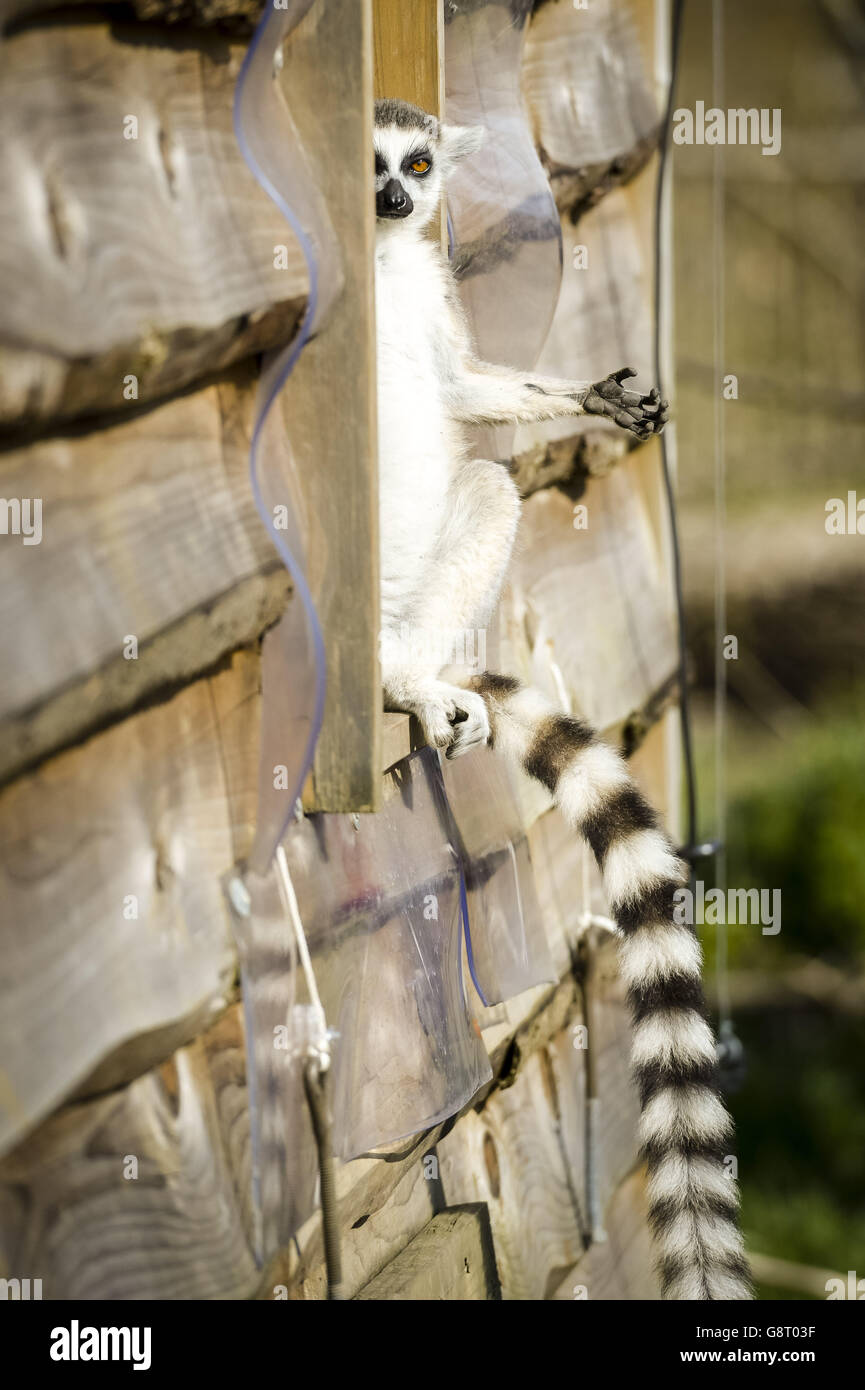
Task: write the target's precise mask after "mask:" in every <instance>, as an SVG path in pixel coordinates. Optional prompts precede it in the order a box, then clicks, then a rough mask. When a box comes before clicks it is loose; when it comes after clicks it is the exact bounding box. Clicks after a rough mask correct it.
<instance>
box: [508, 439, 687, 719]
mask: <svg viewBox="0 0 865 1390" xmlns="http://www.w3.org/2000/svg"><path fill="white" fill-rule="evenodd" d="M636 466H637V465H631V464H630V463H627V464H625V465H623V466H620V467H619V468H617V469H615V471H614V472H613V473H611V474H610V475H609V477H607V478H602V479H601V478H598V479H591V480H590V481H589V483H588V485H587V486H586V489H585V491H584V492H581V493H580V494H579V496H578V499H576V498H575V497H574V496H573V494H571V495H568V493H566V492H565V491H564V490H563V489H560V488H550V489H545V490H544V491H542V492H538V493H535V494H534V495H533V496H532V497H530V498H529V499H528V500H527V502H526V503H525V505H524V507H523V517H522V521H521V543H520V547H519V549H518V553H517V556H516V560H515V564H514V566H513V571H512V575H511V582H510V585H509V589H508V591H507V592H506V596H505V599H504V600H503V609H504V610H505V617H506V621H507V624H508V627H507V633H508V639H509V644H510V650H509V660H512V661H513V662H515V663H516V664H515V665H510V664H509V665H508V669H509V670H510V669H513V670H516V671H518V672H519V674H520V675H522V676H523V678H524V679H526V680H528V681H529V683H530V684H533V685H537V686H539V687H540V688H541V689H543V690H544V691H545V692H546V693H547V694H548V695H549V696H550V698H552V699H553V700H555V701H556V703H559V704H560V703H561V702H562V699H563V692H564V694H565V695H566V696H567V698H568V699H570V701H571V703H572V707H573V711H574V713H577V714H580V715H582V716H584V717H585V718H586V719H588V720H589V722H590V723H591V724H593V725H594V726H595V727H596V728H601V729H605V728H609V727H610V726H611V725H613V724H615V723H617V722H618V721H619V720H622V719H625V718H627V716H628V714H630V713H631V711H633V710H635V709H639V708H641V707H642V706H643V705H644V704H645V703H646V701H647V700H648V698H649V697H650V696H651V695H652V694H653V693H654V692H655V691H656V690H657V689H658V688H659V687H661V686H662V685H664V684H665V683H666V682H667V680H668V679H669V677H670V675H671V673H672V672H673V671H674V670H675V666H676V644H675V631H674V628H673V624H672V621H671V615H670V612H669V596H668V588H667V583H666V579H665V577H664V574H663V571H662V569H661V566H660V563H659V556H658V550H657V543H656V541H655V538H654V535H653V533H652V529H651V527H650V525H649V519H648V514H647V510H646V507H645V505H644V503H643V500H642V498H641V496H640V493H639V488H638V485H637V482H636V480H635V477H634V476H633V474H632V472H631V468H632V467H636ZM577 507H583V508H585V512H584V513H577V512H576V511H575V508H577ZM581 520H585V522H586V525H585V528H583V529H575V525H576V523H577V522H578V521H581ZM520 648H521V649H520Z"/></svg>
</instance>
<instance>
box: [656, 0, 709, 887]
mask: <svg viewBox="0 0 865 1390" xmlns="http://www.w3.org/2000/svg"><path fill="white" fill-rule="evenodd" d="M684 8H685V0H673V13H672V24H671V41H670V85H669V88H668V91H667V105H666V109H665V111H664V118H663V122H662V125H661V140H660V144H659V147H658V155H659V158H658V178H657V183H656V188H655V380H656V382H657V385H658V390H659V391H660V393H661V396H662V397H664V398H665V397H666V391H665V390H664V383H663V381H662V379H661V287H662V273H663V272H662V268H661V233H662V225H661V224H662V221H663V205H664V179H665V176H666V172H667V160H668V156H669V148H670V127H671V125H672V120H673V103H674V101H675V98H676V81H677V78H678V74H679V50H680V46H681V37H682V14H683V11H684ZM660 441H661V461H662V467H663V474H664V491H665V493H666V498H667V512H668V515H669V518H670V540H671V544H672V551H673V581H674V584H675V590H676V616H677V637H678V651H679V686H680V696H679V719H680V723H681V728H682V752H683V756H684V763H685V788H686V791H685V799H686V806H687V835H686V843H685V846H684V848H683V849H682V850H681V851H680V853H681V854H682V855H683V857H684V858H685V859H687V860H689V862H693V860H694V859H697V858H703V857H704V856H705V855H706V854H707V853H713V852H714V850H715V848H716V846H715V845H714V844H707V845H700V844H698V843H697V778H696V773H695V770H694V747H693V740H692V736H691V700H690V695H689V693H688V643H687V631H686V623H685V597H684V591H683V585H682V552H681V545H680V542H679V521H678V516H677V513H676V498H675V494H674V491H673V479H672V477H671V475H670V460H669V457H668V453H667V437H666V434H664V433H663V432H662V433H661V435H660Z"/></svg>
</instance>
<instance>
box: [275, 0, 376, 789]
mask: <svg viewBox="0 0 865 1390" xmlns="http://www.w3.org/2000/svg"><path fill="white" fill-rule="evenodd" d="M285 54H286V56H285V65H284V68H283V71H282V81H283V83H284V84H285V88H286V91H287V92H290V94H291V109H292V114H293V116H294V119H295V122H296V124H297V127H298V134H299V136H300V138H301V140H302V142H303V144H304V147H305V148H306V150H307V151H308V153H309V158H310V160H311V162H312V163H313V164H314V166H315V168H316V170H317V172H318V180H319V186H320V188H321V192H322V194H323V196H324V199H325V201H326V203H327V208H328V212H329V214H330V218H331V221H332V223H333V226H334V229H335V232H336V235H337V237H338V239H339V242H340V249H341V256H342V271H343V276H344V289H343V292H342V294H341V296H340V298H339V300H338V301H337V303H336V304H335V305H334V307H333V309H332V310H331V312H330V314H329V316H328V320H327V324H326V326H325V329H324V331H323V332H322V333H321V334H320V335H319V336H318V337H317V338H315V339H314V340H313V341H312V342H311V343H310V344H309V345H308V346H307V347H306V349H305V350H304V352H303V353H302V355H301V357H300V359H299V361H298V363H297V366H296V367H295V369H294V371H293V372H292V375H291V377H290V378H289V380H288V383H287V385H286V387H285V390H284V391H283V393H282V396H281V399H280V405H281V408H282V410H283V416H284V419H285V421H286V428H287V430H288V432H289V436H290V438H291V440H292V445H293V447H294V448H295V451H296V454H297V456H298V459H299V464H300V468H301V472H302V474H303V476H304V482H305V496H306V500H307V503H308V514H309V517H310V528H311V532H312V534H311V536H310V540H309V544H308V554H309V580H310V586H311V589H312V593H313V596H314V598H315V602H316V606H317V609H318V613H319V618H320V620H321V624H322V629H323V631H324V639H325V647H326V657H327V676H328V681H327V697H326V705H325V715H324V726H323V729H322V733H321V737H320V739H319V741H318V746H317V748H316V754H315V762H314V765H313V784H312V793H313V804H314V805H315V807H316V808H317V809H319V810H328V811H369V810H375V809H376V808H377V807H378V805H379V799H378V798H379V790H380V783H381V777H380V769H381V719H382V699H381V676H380V671H379V663H378V632H379V571H378V565H379V558H378V557H379V552H378V459H377V452H376V449H377V446H376V397H375V306H374V287H373V242H374V234H375V197H374V188H373V161H372V158H371V155H370V151H371V149H372V18H371V10H370V0H363V2H362V3H361V4H358V3H357V2H356V0H319V3H318V4H316V5H315V6H314V7H313V9H312V10H311V11H310V13H309V15H308V16H307V17H306V19H304V20H303V21H302V22H301V24H300V25H299V26H298V28H297V30H296V31H295V32H294V34H293V36H292V41H291V43H290V44H289V45H288V46H287V48H286V50H285ZM335 155H336V156H338V157H335Z"/></svg>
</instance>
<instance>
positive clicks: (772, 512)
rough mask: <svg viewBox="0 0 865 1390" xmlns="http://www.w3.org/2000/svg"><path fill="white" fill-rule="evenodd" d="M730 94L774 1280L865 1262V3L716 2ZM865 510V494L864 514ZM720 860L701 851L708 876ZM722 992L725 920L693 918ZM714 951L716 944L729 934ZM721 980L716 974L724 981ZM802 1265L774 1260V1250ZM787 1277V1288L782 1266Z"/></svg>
mask: <svg viewBox="0 0 865 1390" xmlns="http://www.w3.org/2000/svg"><path fill="white" fill-rule="evenodd" d="M712 9H713V7H712V5H710V4H694V3H691V4H686V6H685V18H684V27H683V32H682V49H681V63H680V72H679V86H678V94H677V98H676V105H677V106H678V107H688V108H690V109H691V110H693V109H694V106H695V103H696V102H697V101H698V100H702V101H705V103H706V107H707V108H708V107H709V106H711V105H712V104H714V103H713V87H712V82H713V74H712ZM723 49H724V72H725V93H724V100H723V101H722V102H720V103H719V104H721V105H723V106H724V107H725V108H728V107H754V106H757V107H765V108H770V109H771V108H781V110H782V113H783V121H782V131H783V134H782V148H781V152H780V154H778V155H777V156H774V157H772V156H764V155H762V153H761V150H760V148H759V147H757V148H754V147H743V146H733V147H728V148H726V149H725V150H724V151H723V158H724V174H725V199H724V227H723V246H724V253H723V272H724V281H725V291H724V309H725V313H724V336H725V340H726V344H725V351H724V357H723V375H725V376H726V375H728V374H733V375H735V376H736V378H737V381H738V399H730V400H727V401H724V403H723V420H722V426H723V430H724V435H725V440H726V446H725V450H724V453H725V460H726V482H725V501H726V524H725V525H723V523H722V530H721V544H722V549H723V554H724V558H725V563H726V585H725V598H726V623H725V625H724V628H723V633H724V634H725V635H726V634H731V635H735V636H736V637H737V639H738V657H737V658H736V659H732V660H728V661H724V662H723V668H724V669H723V675H724V676H725V677H726V684H727V689H728V693H729V701H728V705H727V735H726V746H725V748H723V749H722V750H721V751H722V756H721V759H720V776H721V781H722V782H724V781H725V782H726V795H727V823H728V838H727V843H728V857H727V882H728V884H729V885H730V886H731V887H735V888H750V887H758V888H768V889H770V890H772V889H778V890H780V891H781V894H782V898H781V902H782V914H783V915H782V924H781V930H780V932H779V933H778V934H777V935H763V934H762V933H761V930H760V928H759V927H758V926H747V925H744V926H730V927H729V928H728V931H727V937H728V943H727V944H728V953H729V975H728V977H727V979H728V985H729V994H730V1001H731V1005H732V1012H733V1018H734V1025H735V1030H736V1033H737V1034H738V1036H739V1037H740V1038H741V1040H742V1041H743V1043H744V1045H745V1049H746V1054H747V1071H746V1075H745V1079H744V1082H743V1084H742V1085H741V1088H740V1089H739V1090H738V1091H737V1092H736V1093H735V1094H734V1095H733V1096H731V1105H732V1109H733V1112H734V1115H735V1119H736V1124H737V1129H738V1136H739V1138H738V1146H739V1163H740V1178H741V1182H742V1192H743V1215H744V1225H745V1231H746V1237H747V1241H748V1244H749V1247H750V1248H751V1250H752V1251H754V1252H755V1253H756V1254H757V1255H758V1256H764V1257H769V1258H767V1259H763V1260H760V1259H758V1260H757V1274H758V1278H760V1279H761V1281H762V1282H761V1284H760V1293H761V1297H764V1298H796V1299H799V1298H803V1297H804V1298H807V1297H809V1296H812V1297H814V1298H825V1297H826V1292H825V1279H826V1275H827V1274H828V1273H829V1272H832V1271H836V1272H839V1273H841V1274H843V1275H845V1276H846V1273H847V1271H848V1270H858V1271H859V1276H860V1277H861V1276H863V1275H865V1182H863V1155H865V1068H863V1057H865V971H863V964H865V962H863V957H865V740H863V714H865V664H863V650H865V584H863V580H865V536H863V535H856V534H843V535H834V534H833V535H830V534H827V531H826V520H827V512H826V504H827V502H828V501H829V499H830V498H841V499H844V500H845V502H846V499H847V495H848V492H850V491H853V492H855V493H856V494H857V497H859V498H865V388H863V383H865V340H863V332H865V320H863V277H865V257H863V246H865V6H863V5H862V4H861V3H859V0H760V3H759V4H754V3H753V0H726V4H725V6H724V45H723ZM713 155H714V152H713V150H712V149H711V148H708V147H705V146H703V147H698V146H674V175H675V177H674V187H675V254H674V267H675V280H676V283H675V294H676V333H675V342H676V354H677V360H676V371H677V419H678V445H679V496H680V519H681V521H680V524H681V531H682V546H683V563H684V580H685V595H686V603H687V616H688V624H689V646H690V649H691V652H692V656H693V659H694V662H695V666H696V677H697V688H696V694H695V700H694V732H695V752H696V762H697V773H698V787H699V809H700V830H701V833H702V835H703V836H704V837H706V838H713V837H715V836H716V835H717V833H718V820H719V810H718V806H717V804H716V802H717V793H718V791H719V790H721V791H723V787H721V788H719V770H718V763H717V760H716V754H717V751H718V750H717V743H716V738H717V722H716V720H715V717H714V687H715V652H716V628H715V596H714V582H715V575H716V555H717V548H718V544H719V534H718V530H717V517H718V511H717V508H716V495H715V487H716V481H715V429H716V418H715V400H716V390H715V367H714V361H715V358H714V315H713V284H714V281H713V247H714V242H713V237H714V235H715V233H714V230H713V229H714V221H713ZM863 511H865V508H863ZM711 875H712V868H711V861H710V862H709V864H708V867H706V868H705V869H703V868H698V877H702V878H703V879H704V880H705V882H706V886H707V889H708V887H709V886H710V880H711ZM703 932H704V944H705V948H706V954H707V961H708V964H709V967H710V988H713V989H714V991H715V995H716V1001H717V992H718V984H719V982H718V973H717V971H716V969H715V964H714V962H715V953H716V948H717V944H718V943H717V941H716V935H717V933H716V932H715V930H713V928H711V927H705V928H703ZM722 948H723V943H722ZM721 988H722V989H723V988H724V984H723V980H722V982H721ZM773 1259H774V1260H781V1261H786V1262H789V1263H791V1264H793V1265H795V1266H797V1267H798V1268H797V1269H785V1267H784V1266H783V1265H777V1266H775V1267H774V1272H773V1265H772V1263H771V1261H772V1260H773ZM773 1278H775V1279H778V1280H783V1286H781V1285H780V1284H779V1283H772V1282H770V1280H772V1279H773Z"/></svg>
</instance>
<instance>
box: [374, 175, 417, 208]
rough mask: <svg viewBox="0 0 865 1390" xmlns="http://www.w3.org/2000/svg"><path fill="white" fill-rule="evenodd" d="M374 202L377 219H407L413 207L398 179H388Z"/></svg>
mask: <svg viewBox="0 0 865 1390" xmlns="http://www.w3.org/2000/svg"><path fill="white" fill-rule="evenodd" d="M375 201H376V208H375V210H376V212H377V213H378V215H379V217H408V215H409V213H410V212H411V211H412V208H413V207H414V203H413V202H412V200H411V198H410V197H409V195H408V193H407V192H406V190H405V189H404V188H403V186H402V184H401V183H400V181H399V179H388V181H387V183H386V184H385V186H384V188H382V189H381V191H380V192H379V193H378V194H376V200H375Z"/></svg>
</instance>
